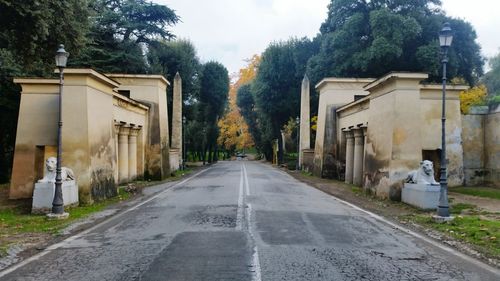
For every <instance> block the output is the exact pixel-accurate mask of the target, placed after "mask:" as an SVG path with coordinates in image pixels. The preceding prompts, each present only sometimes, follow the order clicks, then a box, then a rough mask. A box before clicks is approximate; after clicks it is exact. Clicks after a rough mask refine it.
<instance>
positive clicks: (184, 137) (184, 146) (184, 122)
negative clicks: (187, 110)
mask: <svg viewBox="0 0 500 281" xmlns="http://www.w3.org/2000/svg"><path fill="white" fill-rule="evenodd" d="M186 155H187V152H186V116H182V167H181V168H182V170H185V169H186Z"/></svg>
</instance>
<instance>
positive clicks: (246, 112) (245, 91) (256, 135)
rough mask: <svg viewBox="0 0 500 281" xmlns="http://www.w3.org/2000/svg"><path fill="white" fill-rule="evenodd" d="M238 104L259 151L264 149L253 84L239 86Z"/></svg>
mask: <svg viewBox="0 0 500 281" xmlns="http://www.w3.org/2000/svg"><path fill="white" fill-rule="evenodd" d="M236 104H237V105H238V108H239V109H240V113H241V116H242V117H243V119H245V123H246V124H247V125H248V132H249V133H250V135H251V136H252V138H253V141H254V143H255V145H256V148H257V150H258V151H259V152H263V151H264V147H263V144H262V140H261V132H260V128H259V126H258V122H257V112H256V110H255V101H254V98H253V94H252V89H251V84H244V85H241V86H240V87H239V88H238V92H237V95H236Z"/></svg>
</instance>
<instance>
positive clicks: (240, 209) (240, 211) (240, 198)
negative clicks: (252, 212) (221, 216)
mask: <svg viewBox="0 0 500 281" xmlns="http://www.w3.org/2000/svg"><path fill="white" fill-rule="evenodd" d="M243 175H244V173H243V165H241V170H240V189H239V190H238V210H237V211H236V230H241V228H242V223H241V221H242V218H243Z"/></svg>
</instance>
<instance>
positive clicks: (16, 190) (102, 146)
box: [10, 69, 148, 203]
mask: <svg viewBox="0 0 500 281" xmlns="http://www.w3.org/2000/svg"><path fill="white" fill-rule="evenodd" d="M15 82H16V83H19V84H21V86H22V88H23V93H22V96H21V107H20V115H19V116H20V117H19V123H18V128H19V129H18V136H17V139H16V155H15V160H14V165H13V177H12V179H13V180H12V182H11V188H10V194H11V198H29V197H31V196H32V191H33V186H34V183H35V182H36V180H38V179H39V178H41V176H40V170H43V162H44V160H45V159H46V158H47V157H48V156H53V155H54V154H55V146H56V145H57V123H58V99H59V95H58V94H59V88H58V80H50V79H16V80H15ZM64 82H65V84H64V88H63V94H62V97H61V100H62V112H61V115H62V122H63V126H62V166H65V167H68V168H70V169H72V170H73V171H74V174H75V177H76V181H77V184H78V187H79V197H80V201H81V202H85V203H91V202H92V201H94V200H100V199H104V198H108V197H111V196H114V195H116V194H117V189H116V179H115V177H116V170H117V169H116V166H117V164H116V162H117V151H116V132H115V121H117V118H118V120H119V121H121V122H127V123H132V122H133V124H135V125H137V126H141V127H144V126H147V116H148V108H147V107H146V106H144V105H142V104H139V103H137V102H135V101H133V100H131V99H128V98H125V97H121V96H119V95H118V94H117V93H115V92H114V90H113V89H114V88H116V87H118V83H116V82H114V81H112V80H110V79H109V78H107V77H106V76H104V75H102V74H99V73H97V72H95V71H93V70H90V69H66V71H65V80H64ZM118 100H120V102H118ZM115 114H116V116H115ZM146 136H147V133H146V134H145V135H140V138H141V139H140V140H138V145H139V146H138V149H137V153H138V154H137V158H138V161H137V163H138V173H139V174H140V175H142V174H143V171H144V169H143V165H144V164H143V163H144V138H146ZM140 165H142V169H141V166H140ZM42 176H43V174H42Z"/></svg>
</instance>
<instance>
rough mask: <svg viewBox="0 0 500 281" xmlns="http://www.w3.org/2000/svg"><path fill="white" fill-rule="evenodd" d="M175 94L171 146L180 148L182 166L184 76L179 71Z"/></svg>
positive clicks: (175, 81)
mask: <svg viewBox="0 0 500 281" xmlns="http://www.w3.org/2000/svg"><path fill="white" fill-rule="evenodd" d="M173 91H174V95H173V98H172V103H173V104H172V144H171V148H173V149H178V150H179V165H181V166H180V167H182V164H183V163H182V161H183V159H182V158H183V157H182V155H183V154H182V78H181V76H180V75H179V72H177V73H176V74H175V77H174V88H173Z"/></svg>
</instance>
